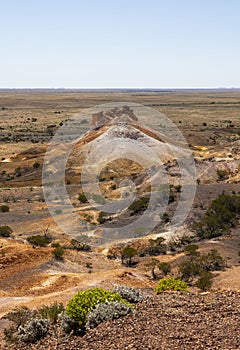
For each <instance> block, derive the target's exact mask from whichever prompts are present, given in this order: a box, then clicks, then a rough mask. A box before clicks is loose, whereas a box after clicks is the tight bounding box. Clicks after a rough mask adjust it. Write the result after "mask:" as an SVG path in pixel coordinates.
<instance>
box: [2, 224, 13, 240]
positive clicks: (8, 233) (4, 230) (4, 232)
mask: <svg viewBox="0 0 240 350" xmlns="http://www.w3.org/2000/svg"><path fill="white" fill-rule="evenodd" d="M12 232H13V231H12V229H11V227H9V226H0V237H6V238H7V237H10V236H11V233H12Z"/></svg>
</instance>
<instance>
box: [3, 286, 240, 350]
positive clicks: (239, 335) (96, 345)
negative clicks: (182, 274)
mask: <svg viewBox="0 0 240 350" xmlns="http://www.w3.org/2000/svg"><path fill="white" fill-rule="evenodd" d="M239 327H240V293H237V292H222V293H215V294H214V293H211V294H204V295H195V294H187V293H184V294H180V293H164V294H162V295H159V296H154V297H152V298H149V299H147V300H146V301H144V302H143V303H141V304H138V306H136V309H135V312H134V314H133V315H128V316H126V317H124V318H121V319H118V320H114V321H112V322H106V323H104V324H101V325H99V326H98V327H97V328H96V329H94V330H92V331H89V332H88V333H87V334H86V335H85V336H83V337H70V338H67V337H66V336H63V335H62V334H61V332H60V331H57V330H56V329H52V330H51V334H49V335H48V336H47V337H46V338H44V339H42V340H41V341H39V342H38V343H36V344H33V345H30V344H28V345H25V344H15V345H12V346H9V347H8V348H9V349H12V350H13V349H14V350H16V349H17V350H25V349H28V350H33V349H34V350H35V349H37V350H48V349H51V350H54V349H57V350H67V349H68V350H73V349H74V350H76V349H81V350H118V349H119V350H125V349H135V350H147V349H149V350H150V349H154V350H161V349H164V350H169V349H189V350H193V349H196V350H197V349H211V350H214V349H221V350H233V349H234V350H237V349H240V331H239Z"/></svg>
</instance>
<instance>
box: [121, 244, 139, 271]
mask: <svg viewBox="0 0 240 350" xmlns="http://www.w3.org/2000/svg"><path fill="white" fill-rule="evenodd" d="M136 255H137V250H136V249H135V248H132V247H125V248H124V249H123V251H122V256H121V258H122V264H124V263H125V264H126V265H127V266H132V265H134V262H133V260H132V259H133V258H134V256H136Z"/></svg>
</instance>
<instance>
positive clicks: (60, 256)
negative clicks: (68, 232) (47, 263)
mask: <svg viewBox="0 0 240 350" xmlns="http://www.w3.org/2000/svg"><path fill="white" fill-rule="evenodd" d="M64 253H65V252H64V249H63V248H62V247H61V246H60V247H56V248H55V249H54V250H53V252H52V254H53V257H54V259H56V260H58V261H63V260H64Z"/></svg>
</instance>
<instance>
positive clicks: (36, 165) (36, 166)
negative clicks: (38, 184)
mask: <svg viewBox="0 0 240 350" xmlns="http://www.w3.org/2000/svg"><path fill="white" fill-rule="evenodd" d="M40 165H41V164H40V163H38V162H35V163H34V164H33V168H34V169H37V168H39V167H40Z"/></svg>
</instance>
